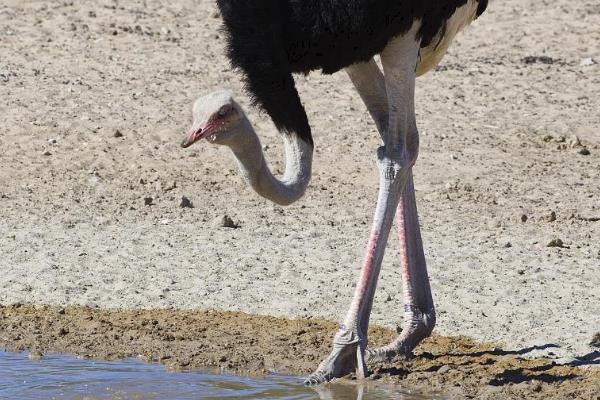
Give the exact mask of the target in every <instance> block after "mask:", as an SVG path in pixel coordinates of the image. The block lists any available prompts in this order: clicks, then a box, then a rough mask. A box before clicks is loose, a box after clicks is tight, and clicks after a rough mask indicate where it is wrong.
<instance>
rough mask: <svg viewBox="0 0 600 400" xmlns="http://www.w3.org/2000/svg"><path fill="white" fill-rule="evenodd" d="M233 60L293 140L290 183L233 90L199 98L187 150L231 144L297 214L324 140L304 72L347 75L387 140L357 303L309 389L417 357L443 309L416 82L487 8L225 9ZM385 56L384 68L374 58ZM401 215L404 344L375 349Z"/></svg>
mask: <svg viewBox="0 0 600 400" xmlns="http://www.w3.org/2000/svg"><path fill="white" fill-rule="evenodd" d="M217 4H218V7H219V9H220V12H221V15H222V17H223V22H224V25H223V30H224V31H225V33H226V36H227V55H228V57H229V59H230V61H231V63H232V65H233V66H234V67H236V68H237V69H238V70H239V71H241V72H242V75H243V77H244V81H245V86H246V89H247V91H248V92H249V94H250V96H251V98H252V100H253V103H254V104H255V105H257V106H259V107H260V108H261V109H263V110H265V111H266V112H267V113H268V115H269V116H270V117H271V119H272V120H273V122H274V124H275V126H276V127H277V128H278V130H279V131H280V132H281V136H282V138H283V141H284V143H285V154H286V168H285V173H284V175H283V177H282V179H281V180H280V179H277V178H276V177H274V176H273V174H272V173H271V172H270V170H269V168H268V166H267V164H266V162H265V158H264V155H263V152H262V148H261V145H260V141H259V139H258V136H257V135H256V133H255V132H254V130H253V128H252V124H251V123H250V121H249V120H248V118H247V117H246V115H245V114H244V112H243V111H242V109H241V108H240V106H239V105H238V103H236V101H235V100H234V99H233V97H232V94H231V93H230V92H229V91H225V90H218V91H216V92H213V93H211V94H209V95H206V96H204V97H201V98H199V99H198V100H196V102H195V103H194V107H193V119H194V121H193V126H192V128H191V129H190V131H189V132H188V133H187V135H186V136H185V139H184V140H183V142H182V143H181V145H182V146H183V147H188V146H190V145H192V144H193V143H195V142H196V141H198V140H201V139H207V141H208V142H210V143H213V144H220V145H225V146H227V147H229V148H230V149H231V150H232V152H233V154H234V156H235V158H236V160H237V163H238V166H239V169H240V171H241V174H242V175H243V177H244V179H245V180H246V181H247V182H248V184H249V185H250V186H251V187H252V188H253V189H254V190H255V191H256V192H257V193H258V194H259V195H261V196H263V197H265V198H267V199H269V200H271V201H273V202H275V203H277V204H281V205H288V204H291V203H293V202H295V201H296V200H298V199H299V198H300V197H302V195H303V194H304V192H305V190H306V187H307V185H308V183H309V180H310V176H311V164H312V152H313V139H312V135H311V128H310V126H309V124H308V118H307V116H306V113H305V111H304V108H303V106H302V103H301V102H300V98H299V95H298V92H297V91H296V88H295V84H294V79H293V76H292V74H293V73H308V72H309V71H312V70H318V69H320V70H322V72H323V73H325V74H332V73H334V72H336V71H339V70H341V69H345V70H346V72H347V74H348V75H349V77H350V79H351V81H352V82H353V84H354V86H355V88H356V90H357V91H358V93H359V95H360V96H361V98H362V100H363V101H364V103H365V105H366V107H367V110H368V111H369V113H370V114H371V116H372V118H373V119H374V121H375V125H376V127H377V130H378V132H379V134H380V136H381V139H382V145H381V147H379V149H378V150H377V164H378V168H379V175H380V188H379V195H378V199H377V206H376V210H375V216H374V220H373V225H372V229H371V234H370V238H369V241H368V244H367V251H366V258H365V261H364V264H363V267H362V271H361V273H360V276H359V280H358V284H357V285H356V289H355V293H354V298H353V300H352V303H351V304H350V308H349V310H348V313H347V315H346V317H345V318H344V320H343V322H342V323H341V325H340V328H339V331H338V332H337V333H336V334H335V336H334V338H333V348H332V351H331V353H330V354H329V356H328V357H327V358H326V359H325V360H323V362H321V364H320V365H319V366H318V368H317V369H316V371H315V372H314V373H313V374H312V375H310V376H309V377H308V378H307V379H306V381H305V383H306V384H307V385H311V384H319V383H322V382H326V381H329V380H331V379H333V378H337V377H341V376H344V375H346V374H348V373H350V372H352V371H353V370H355V371H356V374H357V376H358V377H359V378H364V377H366V376H367V375H368V370H367V363H368V362H371V361H390V360H391V359H393V358H394V357H397V356H398V357H410V356H411V355H412V351H413V349H414V348H415V347H416V346H417V345H418V344H419V342H421V341H422V340H423V339H424V338H425V337H427V336H429V335H430V334H431V332H432V330H433V327H434V325H435V311H434V304H433V299H432V295H431V289H430V286H429V278H428V275H427V269H426V265H425V256H424V253H423V245H422V241H421V233H420V228H419V221H418V215H417V207H416V200H415V192H414V185H413V176H412V167H413V165H414V164H415V161H416V159H417V154H418V149H419V135H418V132H417V125H416V118H415V110H414V90H415V78H416V77H417V76H419V75H422V74H424V73H425V72H427V71H428V70H430V69H432V68H433V67H434V66H435V65H437V64H438V63H439V62H440V60H441V59H442V57H443V55H444V54H445V52H446V50H447V49H448V46H449V45H450V43H451V41H452V39H453V38H454V37H455V35H456V34H457V33H458V31H460V30H461V29H462V28H464V27H465V26H466V25H468V24H469V23H470V22H471V21H473V20H474V19H476V18H477V17H478V16H479V15H481V14H482V13H483V12H484V10H485V9H486V7H487V0H394V1H384V0H303V1H300V0H260V1H247V0H217ZM376 55H379V56H380V59H381V64H382V67H383V71H382V70H381V69H380V68H379V66H378V64H377V63H376V62H375V60H374V56H376ZM394 213H395V215H396V222H397V225H398V233H399V238H400V264H401V268H402V278H403V293H404V328H403V330H402V332H401V333H400V335H399V336H398V338H397V339H396V340H395V341H393V342H392V343H390V344H389V345H387V346H385V347H382V348H378V349H367V328H368V325H369V316H370V313H371V308H372V303H373V297H374V293H375V288H376V285H377V280H378V276H379V270H380V267H381V262H382V259H383V255H384V251H385V246H386V243H387V240H388V236H389V232H390V228H391V225H392V222H393V219H394Z"/></svg>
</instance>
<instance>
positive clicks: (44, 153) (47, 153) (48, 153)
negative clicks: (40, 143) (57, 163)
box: [42, 150, 52, 156]
mask: <svg viewBox="0 0 600 400" xmlns="http://www.w3.org/2000/svg"><path fill="white" fill-rule="evenodd" d="M42 155H43V156H51V155H52V153H50V151H49V150H46V151H44V152H43V153H42Z"/></svg>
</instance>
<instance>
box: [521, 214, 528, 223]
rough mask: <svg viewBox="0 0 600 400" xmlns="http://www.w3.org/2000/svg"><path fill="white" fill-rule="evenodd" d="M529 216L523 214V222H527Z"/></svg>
mask: <svg viewBox="0 0 600 400" xmlns="http://www.w3.org/2000/svg"><path fill="white" fill-rule="evenodd" d="M528 219H529V218H528V217H527V215H525V214H523V215H521V222H527V220H528Z"/></svg>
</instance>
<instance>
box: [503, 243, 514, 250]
mask: <svg viewBox="0 0 600 400" xmlns="http://www.w3.org/2000/svg"><path fill="white" fill-rule="evenodd" d="M511 247H512V243H511V242H506V244H505V245H504V248H506V249H510V248H511Z"/></svg>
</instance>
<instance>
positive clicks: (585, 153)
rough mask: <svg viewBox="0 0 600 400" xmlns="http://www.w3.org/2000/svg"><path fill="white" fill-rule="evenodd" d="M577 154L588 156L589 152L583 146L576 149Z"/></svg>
mask: <svg viewBox="0 0 600 400" xmlns="http://www.w3.org/2000/svg"><path fill="white" fill-rule="evenodd" d="M578 153H579V154H581V155H582V156H589V155H590V154H591V153H590V151H589V150H588V149H587V148H585V147H584V148H583V149H581V150H579V151H578Z"/></svg>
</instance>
